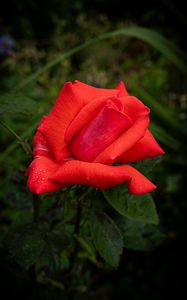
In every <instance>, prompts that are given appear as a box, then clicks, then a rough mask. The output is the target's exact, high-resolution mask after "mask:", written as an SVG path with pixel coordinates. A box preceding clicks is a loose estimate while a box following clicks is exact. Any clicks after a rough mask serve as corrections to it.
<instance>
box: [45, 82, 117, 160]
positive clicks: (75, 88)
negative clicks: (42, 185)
mask: <svg viewBox="0 0 187 300" xmlns="http://www.w3.org/2000/svg"><path fill="white" fill-rule="evenodd" d="M118 93H119V91H117V90H115V89H114V90H109V89H99V88H94V87H92V86H89V85H86V84H84V83H81V82H79V81H75V83H74V84H72V83H71V82H67V83H66V84H65V85H64V87H63V89H62V91H61V93H60V95H59V97H58V99H57V101H56V103H55V105H54V107H53V109H52V111H51V113H50V114H49V116H48V118H47V121H46V122H44V123H43V124H42V125H41V126H40V130H41V131H42V134H43V135H44V137H45V139H46V141H47V143H48V145H49V147H50V149H51V150H52V152H53V154H54V156H55V158H56V159H57V160H62V159H64V158H65V157H68V156H69V155H70V153H69V150H68V145H67V143H66V141H65V139H64V135H65V131H66V129H67V128H68V126H69V125H70V123H71V122H72V120H73V119H74V118H75V116H76V115H77V114H78V113H79V111H80V110H81V109H82V107H84V106H85V105H86V104H87V103H89V102H90V101H93V100H94V99H96V98H100V97H103V96H104V97H106V96H109V97H110V96H114V95H117V94H118Z"/></svg>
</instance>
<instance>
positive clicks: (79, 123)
mask: <svg viewBox="0 0 187 300" xmlns="http://www.w3.org/2000/svg"><path fill="white" fill-rule="evenodd" d="M108 99H109V98H108V97H101V98H98V99H95V100H93V101H91V102H89V103H88V104H87V105H85V106H84V107H83V108H82V109H81V110H80V112H79V113H78V115H77V116H76V117H75V119H73V121H72V122H71V124H70V125H69V127H68V128H67V130H66V133H65V139H66V141H67V142H70V141H71V139H72V137H73V136H74V135H75V133H77V132H78V131H79V130H80V129H81V128H82V127H83V126H84V125H86V124H87V123H88V122H90V121H91V120H92V119H93V118H94V117H95V116H96V115H97V113H98V112H99V111H100V110H101V109H102V107H103V106H105V105H106V101H107V100H108Z"/></svg>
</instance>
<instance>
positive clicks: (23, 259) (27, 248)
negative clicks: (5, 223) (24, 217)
mask: <svg viewBox="0 0 187 300" xmlns="http://www.w3.org/2000/svg"><path fill="white" fill-rule="evenodd" d="M44 237H45V230H44V227H43V226H42V227H39V226H38V225H37V224H34V223H31V224H21V225H19V226H14V228H12V229H11V230H10V231H9V233H8V235H7V237H6V246H7V248H8V251H9V254H10V256H11V257H12V258H13V259H14V260H15V261H16V262H17V263H18V264H20V265H21V266H22V267H24V268H28V267H30V266H31V265H33V264H34V263H35V262H36V261H37V259H38V258H39V256H40V254H41V253H42V251H43V249H44V246H45V240H44Z"/></svg>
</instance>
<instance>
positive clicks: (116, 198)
mask: <svg viewBox="0 0 187 300" xmlns="http://www.w3.org/2000/svg"><path fill="white" fill-rule="evenodd" d="M103 195H104V197H105V198H106V200H107V201H108V203H109V204H110V205H111V206H112V207H113V208H114V209H115V210H116V211H117V212H118V213H120V214H121V215H123V216H126V217H128V218H130V219H132V220H135V221H140V222H143V223H146V224H147V223H150V224H158V223H159V218H158V215H157V212H156V207H155V204H154V201H153V198H152V196H151V194H144V195H133V194H129V193H128V192H127V189H126V186H124V185H120V186H117V187H114V188H111V189H108V190H105V191H103Z"/></svg>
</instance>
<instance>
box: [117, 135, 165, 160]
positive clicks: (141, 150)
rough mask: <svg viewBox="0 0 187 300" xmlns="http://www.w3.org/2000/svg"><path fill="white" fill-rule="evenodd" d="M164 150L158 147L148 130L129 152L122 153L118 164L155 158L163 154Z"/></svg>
mask: <svg viewBox="0 0 187 300" xmlns="http://www.w3.org/2000/svg"><path fill="white" fill-rule="evenodd" d="M164 153H165V152H164V150H163V149H162V148H161V147H160V146H159V145H158V143H157V141H156V140H155V139H154V137H153V136H152V134H151V133H150V131H149V130H147V131H146V132H145V135H144V137H143V138H142V139H140V140H139V141H138V142H137V143H136V144H135V145H134V146H133V147H132V148H131V149H130V150H128V151H126V152H124V153H123V154H122V155H121V156H120V157H119V158H118V162H121V163H128V162H135V161H138V160H143V159H146V158H151V157H155V156H158V155H162V154H164Z"/></svg>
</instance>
